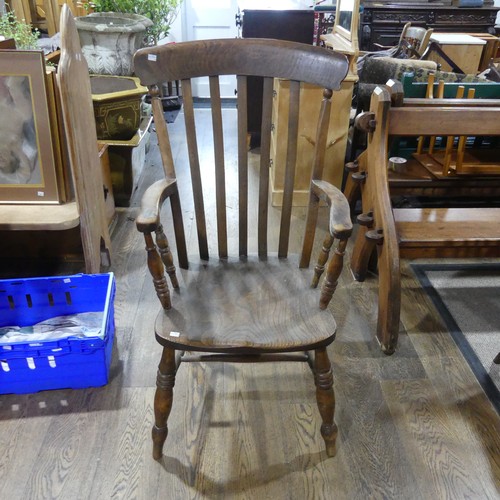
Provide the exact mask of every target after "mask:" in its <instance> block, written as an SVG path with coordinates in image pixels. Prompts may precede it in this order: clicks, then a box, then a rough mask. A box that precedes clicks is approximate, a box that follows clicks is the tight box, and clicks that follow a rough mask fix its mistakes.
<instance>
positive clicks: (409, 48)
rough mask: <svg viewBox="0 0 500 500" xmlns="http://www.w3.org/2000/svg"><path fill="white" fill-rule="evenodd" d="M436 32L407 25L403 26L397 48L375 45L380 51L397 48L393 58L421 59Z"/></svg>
mask: <svg viewBox="0 0 500 500" xmlns="http://www.w3.org/2000/svg"><path fill="white" fill-rule="evenodd" d="M433 32H434V29H433V28H429V29H427V28H422V27H420V26H412V25H411V23H406V24H405V25H404V26H403V31H401V36H400V37H399V41H398V43H397V45H396V46H395V47H390V46H385V45H381V44H378V43H375V44H374V45H375V46H376V47H378V48H379V49H380V50H387V49H391V48H395V50H396V52H395V53H394V54H393V55H392V57H402V56H406V57H410V58H414V59H420V58H421V57H422V56H423V54H424V53H425V51H426V50H427V47H428V45H429V41H430V39H431V35H432V33H433Z"/></svg>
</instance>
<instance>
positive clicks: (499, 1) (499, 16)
mask: <svg viewBox="0 0 500 500" xmlns="http://www.w3.org/2000/svg"><path fill="white" fill-rule="evenodd" d="M495 7H500V0H495ZM497 24H498V25H500V10H499V11H498V14H497Z"/></svg>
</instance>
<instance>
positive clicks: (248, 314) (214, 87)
mask: <svg viewBox="0 0 500 500" xmlns="http://www.w3.org/2000/svg"><path fill="white" fill-rule="evenodd" d="M134 64H135V71H136V74H137V75H138V76H139V77H140V79H141V81H142V84H144V85H147V86H149V88H150V91H151V93H152V96H153V97H152V103H153V116H154V121H155V126H156V130H157V133H158V141H159V147H160V151H161V158H162V161H163V168H164V172H165V179H163V180H159V181H157V182H156V183H155V184H153V185H152V186H151V187H150V188H149V189H148V190H147V192H146V193H145V195H144V198H143V202H142V210H141V213H140V215H139V216H138V218H137V228H138V230H139V231H140V232H142V233H143V234H144V238H145V242H146V250H147V254H148V266H149V269H150V271H151V274H152V276H153V282H154V285H155V288H156V292H157V295H158V298H159V300H160V302H161V305H162V307H163V310H162V311H161V312H160V313H159V315H158V317H157V320H156V326H155V332H156V339H157V340H158V342H159V343H160V344H161V345H162V346H163V354H162V357H161V361H160V364H159V371H158V378H157V392H156V396H155V405H154V408H155V424H154V427H153V443H154V447H153V456H154V458H155V459H159V458H160V457H161V456H162V449H163V444H164V442H165V439H166V437H167V432H168V430H167V418H168V415H169V413H170V410H171V406H172V397H173V386H174V381H175V376H176V372H177V369H178V367H179V364H180V363H181V362H186V361H209V360H215V361H224V360H228V361H252V362H253V361H281V360H287V359H288V360H302V361H307V362H309V363H310V364H311V366H312V368H313V372H314V377H315V382H316V394H317V401H318V406H319V410H320V413H321V417H322V419H323V424H322V426H321V434H322V436H323V438H324V440H325V443H326V452H327V454H328V455H329V456H332V455H333V454H334V447H335V437H336V434H337V430H336V426H335V424H334V421H333V414H334V393H333V385H332V384H333V378H332V372H331V366H330V361H329V359H328V355H327V350H326V347H327V346H328V345H329V344H330V343H331V342H332V341H333V340H334V337H335V328H336V327H335V321H334V319H333V316H332V314H331V312H329V311H328V310H321V309H320V307H319V303H318V302H319V297H318V296H317V295H316V292H315V291H314V290H313V289H311V288H309V287H308V286H307V284H306V280H307V278H306V276H307V273H306V272H305V271H304V270H301V269H299V268H298V266H297V262H296V261H294V260H293V259H291V260H290V259H287V253H288V240H289V230H290V221H291V211H292V195H293V180H294V171H295V157H296V149H297V137H298V127H297V124H298V116H299V97H300V82H301V81H305V82H308V83H312V84H315V85H319V86H322V87H326V88H329V89H338V88H339V87H340V84H341V82H342V80H343V78H344V77H345V76H346V74H347V70H348V63H347V60H346V58H345V57H344V56H342V55H339V54H336V53H333V52H332V51H330V50H327V49H323V48H320V47H313V46H308V45H305V44H300V43H294V42H285V41H275V40H263V39H235V40H209V41H197V42H185V43H179V44H172V45H163V46H159V47H152V48H146V49H141V50H140V51H138V52H137V54H136V56H135V62H134ZM226 74H235V75H237V82H238V83H237V87H238V88H237V96H238V111H237V113H238V120H237V121H238V140H237V144H238V154H237V162H238V180H237V183H238V187H237V192H238V196H237V198H238V206H239V228H238V230H237V233H238V241H239V251H238V255H237V257H236V258H229V257H228V253H229V251H228V229H229V228H228V225H227V221H226V185H227V183H226V179H225V165H226V164H227V163H229V162H232V161H233V159H229V158H226V159H225V158H224V141H223V123H222V122H223V120H222V113H221V99H220V90H219V75H226ZM205 75H208V76H209V77H210V91H211V103H212V121H213V137H214V152H213V156H211V158H212V159H208V160H207V155H206V152H205V153H203V154H202V153H201V152H198V150H197V134H196V132H197V131H196V127H195V112H194V109H193V97H192V90H191V80H190V79H191V78H194V77H200V76H205ZM250 75H252V76H263V77H264V99H263V108H262V109H263V119H262V134H261V137H262V142H261V152H260V184H259V194H258V201H255V202H251V201H250V200H249V199H248V152H247V126H246V124H247V120H246V114H247V106H246V95H247V93H246V82H247V77H248V76H250ZM273 77H278V78H285V79H289V80H291V82H290V105H289V127H288V134H289V136H288V137H289V140H288V151H287V168H286V174H285V192H284V202H283V206H282V218H281V227H280V236H279V247H278V258H277V259H276V258H275V257H274V256H272V255H270V254H268V243H267V232H268V229H267V217H268V195H269V187H268V185H269V161H270V160H269V158H270V134H271V129H272V127H271V109H272V101H273ZM175 80H180V81H181V85H182V91H183V98H184V117H185V124H186V139H185V140H186V144H187V148H188V157H189V167H190V172H191V179H192V190H193V198H194V205H195V215H196V226H197V235H198V247H199V254H200V259H201V261H200V260H199V259H196V262H195V261H191V263H190V265H189V270H188V271H185V272H184V271H183V272H182V273H181V275H180V276H179V277H178V276H177V274H176V270H175V267H174V264H173V259H172V255H171V252H170V250H169V245H168V242H167V239H166V237H165V233H164V231H163V228H162V225H161V222H160V208H161V206H162V204H163V202H164V201H165V200H166V199H167V198H168V199H169V200H170V205H171V209H172V215H173V226H174V231H175V236H176V246H177V255H178V261H179V266H180V267H181V268H182V269H188V257H187V250H186V240H185V235H184V226H183V221H182V210H181V200H180V196H179V188H178V181H177V178H176V168H175V167H174V158H176V159H177V157H178V156H179V155H177V154H176V155H175V156H174V155H173V154H172V151H171V150H170V143H169V136H168V130H167V127H166V124H165V121H164V116H163V110H162V107H161V103H160V99H159V91H158V87H159V85H160V84H161V82H165V81H175ZM331 96H332V91H331V90H325V92H324V98H323V102H322V111H321V113H320V118H319V127H318V132H317V135H316V154H315V162H314V166H313V170H312V178H313V180H312V183H311V192H310V204H309V212H308V218H307V228H306V235H305V241H304V251H303V259H302V264H303V265H307V263H308V261H309V256H310V253H311V248H312V243H313V239H314V232H315V225H316V216H317V211H318V203H319V200H320V198H321V199H323V200H325V201H326V202H328V203H329V204H330V205H331V218H330V237H329V238H328V241H327V245H326V247H327V248H326V249H325V251H324V252H323V255H322V257H324V256H325V255H327V253H328V252H329V249H330V247H331V245H332V242H333V239H334V238H336V239H338V240H339V244H338V248H337V250H336V251H335V254H334V256H333V258H332V259H331V261H330V263H329V264H328V271H327V276H326V280H325V283H326V284H325V286H324V288H323V295H322V304H323V305H322V307H323V308H326V305H327V302H328V301H329V298H330V297H331V294H332V293H333V290H334V288H335V284H336V281H337V277H338V275H339V273H340V270H341V267H342V255H343V253H344V248H345V245H346V242H347V238H348V236H349V234H350V232H351V222H350V218H349V213H348V212H349V211H348V205H347V203H346V202H345V199H344V198H343V195H342V193H341V192H340V191H339V190H338V189H336V188H335V187H333V186H331V185H329V184H328V183H326V182H324V181H322V180H321V176H322V172H323V166H324V165H323V163H324V162H323V159H324V155H325V149H326V124H327V123H328V118H329V112H330V98H331ZM224 133H229V131H228V130H224ZM203 159H205V160H204V161H202V160H203ZM205 162H206V164H205ZM181 163H182V162H181ZM180 168H182V165H181V167H180ZM177 170H179V165H178V166H177ZM214 172H215V192H216V200H217V201H216V220H217V230H216V231H214V232H216V235H217V248H218V258H216V259H214V260H213V261H212V262H208V259H209V239H208V237H209V234H208V233H209V232H208V229H209V228H210V225H209V224H207V219H206V215H205V206H206V205H205V199H204V197H203V194H202V180H203V181H205V180H206V178H207V176H209V175H214ZM228 187H229V186H228ZM235 190H236V188H235V189H233V188H232V186H231V187H230V192H229V193H228V195H229V196H230V198H229V199H233V200H234V199H235V198H236V193H235ZM257 203H258V214H259V215H258V224H255V226H257V227H256V228H255V229H257V233H258V255H254V256H252V255H248V232H249V229H253V226H254V225H253V224H251V223H250V224H249V218H248V207H249V206H254V207H255V206H257V205H256V204H257ZM153 233H155V235H156V243H155V241H154V238H153ZM229 241H230V242H231V240H229ZM253 241H255V237H254V240H253ZM160 256H161V257H160ZM162 261H163V263H162ZM325 264H326V259H322V260H321V262H320V264H319V267H320V268H321V266H323V267H324V265H325ZM164 267H165V268H166V270H167V273H168V274H169V276H170V280H171V282H172V287H173V288H174V289H178V290H179V293H176V294H175V295H174V296H173V298H172V300H171V298H170V292H169V287H168V285H167V281H166V279H165V275H164V269H163V268H164ZM301 351H302V352H305V353H306V354H304V355H297V354H292V355H291V356H292V357H291V358H290V357H289V355H287V354H286V353H290V352H291V353H296V352H301ZM309 351H315V355H314V361H313V360H312V357H310V356H309V354H307V353H308V352H309ZM187 352H190V353H191V352H195V353H196V352H198V353H199V355H194V354H187ZM184 353H186V354H184ZM208 353H213V354H208Z"/></svg>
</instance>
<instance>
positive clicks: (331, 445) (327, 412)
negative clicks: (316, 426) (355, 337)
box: [314, 347, 337, 457]
mask: <svg viewBox="0 0 500 500" xmlns="http://www.w3.org/2000/svg"><path fill="white" fill-rule="evenodd" d="M314 382H315V384H316V400H317V402H318V408H319V413H320V414H321V419H322V420H323V423H322V425H321V435H322V436H323V439H324V440H325V445H326V454H327V455H328V456H329V457H333V456H334V455H335V441H336V439H337V426H336V425H335V422H334V421H333V415H334V413H335V394H334V392H333V375H332V367H331V364H330V360H329V359H328V353H327V352H326V347H322V348H320V349H316V350H315V355H314Z"/></svg>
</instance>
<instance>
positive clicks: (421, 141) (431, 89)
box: [417, 73, 435, 155]
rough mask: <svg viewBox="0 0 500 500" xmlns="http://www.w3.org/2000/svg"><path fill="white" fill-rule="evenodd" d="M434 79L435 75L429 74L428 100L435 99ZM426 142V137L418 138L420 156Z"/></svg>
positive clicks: (426, 94)
mask: <svg viewBox="0 0 500 500" xmlns="http://www.w3.org/2000/svg"><path fill="white" fill-rule="evenodd" d="M434 79H435V74H434V73H429V79H428V80H427V90H426V93H425V98H426V99H432V98H433V97H434ZM424 142H425V136H424V135H421V136H420V137H419V138H418V144H417V154H419V155H421V154H422V152H423V150H424Z"/></svg>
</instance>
